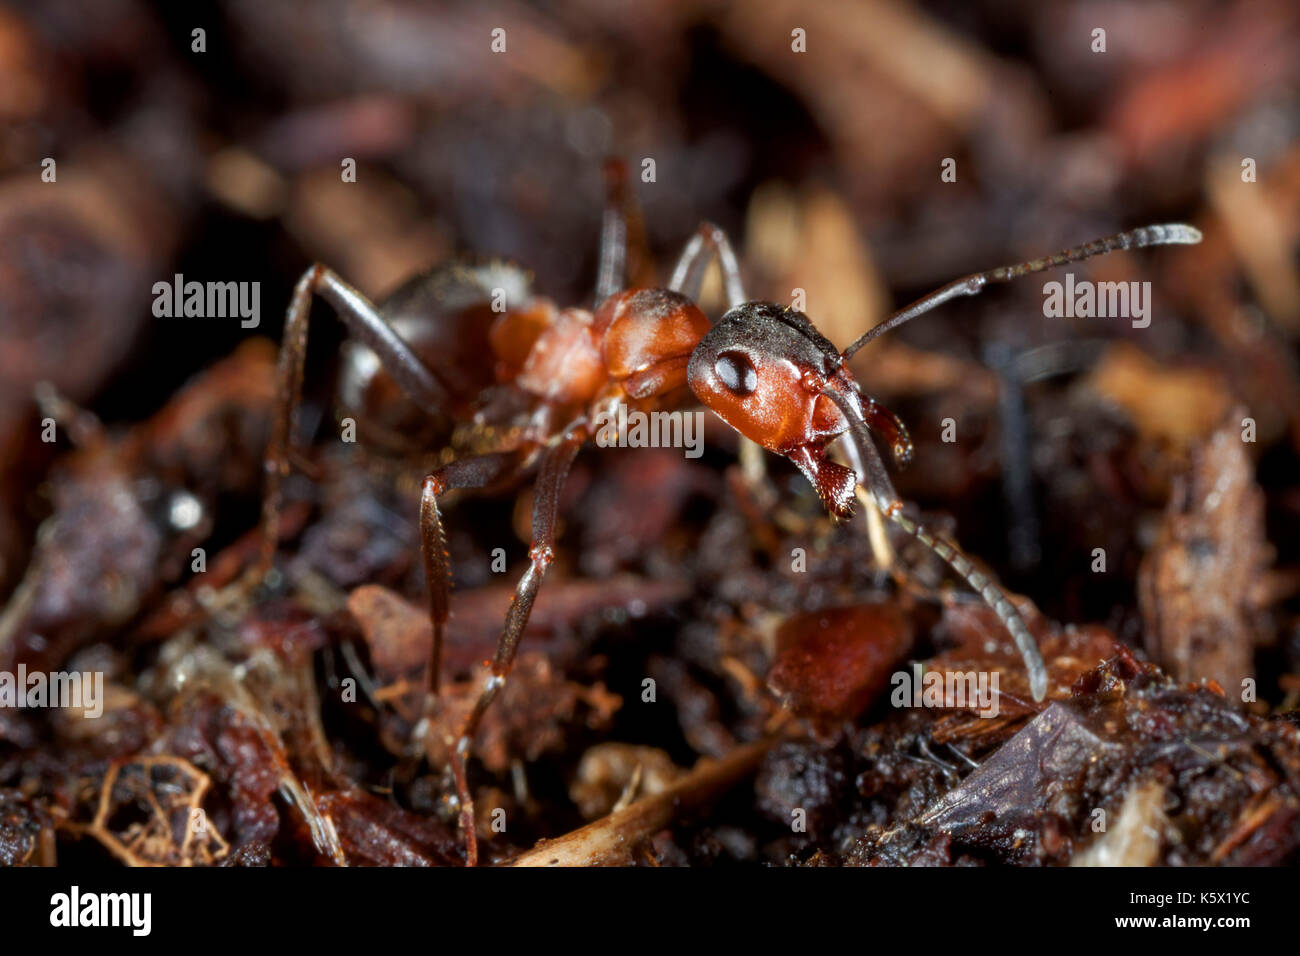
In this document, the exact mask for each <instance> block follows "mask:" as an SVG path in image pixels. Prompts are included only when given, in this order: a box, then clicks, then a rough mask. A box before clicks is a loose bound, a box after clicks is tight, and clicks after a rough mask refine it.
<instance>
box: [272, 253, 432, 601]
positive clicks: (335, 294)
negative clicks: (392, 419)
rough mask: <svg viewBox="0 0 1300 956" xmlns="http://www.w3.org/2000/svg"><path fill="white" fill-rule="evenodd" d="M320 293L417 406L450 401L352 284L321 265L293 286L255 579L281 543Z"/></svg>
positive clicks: (278, 373) (279, 368)
mask: <svg viewBox="0 0 1300 956" xmlns="http://www.w3.org/2000/svg"><path fill="white" fill-rule="evenodd" d="M313 294H316V295H319V296H320V297H321V298H322V299H324V300H325V301H326V302H328V303H329V304H330V305H332V306H333V307H334V311H335V312H337V313H338V316H339V318H340V319H342V320H343V324H344V325H345V326H346V327H347V330H348V332H349V333H350V334H351V335H352V337H353V338H355V339H357V340H358V341H360V342H362V343H363V344H365V345H367V346H369V348H370V349H371V350H372V351H373V352H374V353H375V355H376V356H378V358H379V362H380V364H381V365H382V366H383V367H384V369H385V370H386V371H387V372H388V373H389V374H390V375H391V376H392V377H393V380H394V381H395V382H396V383H397V384H398V385H399V386H400V387H401V388H402V390H403V391H404V392H406V394H407V395H408V396H410V397H411V399H413V400H414V401H415V402H416V403H418V404H419V405H421V406H422V407H425V408H430V409H436V408H439V407H444V406H445V405H446V403H447V390H446V388H444V387H443V385H442V383H441V382H439V381H438V379H437V378H436V377H435V376H434V374H433V372H431V371H430V370H429V369H428V367H427V366H425V364H424V363H423V362H421V361H420V360H419V358H417V357H416V355H415V353H414V352H412V351H411V349H410V347H409V346H408V345H407V344H406V343H405V342H404V341H402V339H401V337H400V336H399V335H398V334H397V333H396V332H394V331H393V329H392V327H391V326H390V325H389V324H388V322H387V321H385V319H384V317H383V316H382V315H380V314H379V311H378V310H377V309H376V308H375V307H374V306H373V305H372V304H371V303H370V301H369V300H368V299H366V297H365V296H363V295H362V294H361V293H360V292H358V291H357V290H356V289H354V288H353V287H352V286H350V285H348V284H347V283H346V282H344V281H343V280H342V279H340V278H339V277H338V275H337V274H336V273H335V272H334V271H333V270H331V269H328V268H326V267H325V266H323V265H321V264H320V263H317V264H316V265H313V266H312V267H311V268H310V269H308V270H307V271H306V272H305V273H303V276H302V278H301V279H299V280H298V284H297V285H296V286H295V287H294V290H293V298H292V299H290V301H289V310H288V312H287V313H286V314H285V320H284V342H283V344H282V345H281V346H280V359H279V363H278V365H277V367H276V373H275V377H276V399H275V404H276V410H275V416H274V419H273V420H272V423H271V442H270V444H269V445H268V446H267V450H266V460H265V470H266V489H265V491H264V492H263V496H262V546H261V550H260V553H259V556H258V562H257V565H256V566H255V568H254V575H255V578H256V579H257V580H261V579H262V578H264V577H265V575H266V572H267V571H269V570H270V568H271V563H272V561H273V560H274V558H275V548H276V545H277V543H278V542H279V537H280V534H279V531H280V507H281V504H282V502H281V486H282V485H283V482H284V480H285V478H287V477H288V476H289V454H290V446H291V443H292V441H293V435H294V432H296V431H297V425H298V403H299V400H300V397H301V394H302V377H303V363H304V361H305V359H306V357H307V321H308V318H309V317H310V315H311V305H312V295H313Z"/></svg>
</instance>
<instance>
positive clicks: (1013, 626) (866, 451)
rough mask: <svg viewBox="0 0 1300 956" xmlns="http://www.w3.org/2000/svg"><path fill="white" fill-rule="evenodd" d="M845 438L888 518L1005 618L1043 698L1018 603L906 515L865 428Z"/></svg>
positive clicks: (1035, 654) (1041, 675)
mask: <svg viewBox="0 0 1300 956" xmlns="http://www.w3.org/2000/svg"><path fill="white" fill-rule="evenodd" d="M846 438H847V439H848V441H850V442H851V443H852V444H854V445H856V446H858V451H859V453H860V456H861V460H862V461H863V463H864V464H865V466H866V468H865V471H866V473H865V475H863V476H862V477H863V479H864V482H865V484H866V485H867V487H868V488H869V489H870V491H871V494H872V497H874V498H875V500H876V505H877V506H878V507H879V508H880V510H881V511H882V512H883V513H884V515H885V517H887V518H889V519H890V520H891V521H893V522H894V524H896V525H898V526H899V527H900V528H902V529H903V530H904V531H906V532H907V533H908V534H910V535H911V536H912V537H914V538H916V539H917V540H918V541H920V542H921V543H922V544H924V545H925V546H926V547H927V548H929V549H930V550H931V551H933V552H934V553H935V554H937V555H938V556H939V557H940V558H942V559H943V560H944V561H946V562H947V563H948V565H949V566H950V567H951V568H952V569H953V570H954V571H956V572H957V573H958V574H959V575H960V576H961V577H962V579H963V580H965V582H966V583H967V584H969V585H970V586H971V588H972V589H974V591H975V593H976V594H978V595H979V596H980V598H981V599H982V600H983V601H984V603H985V604H987V605H988V606H989V607H990V608H992V609H993V612H994V613H995V614H997V616H998V619H999V620H1000V621H1002V626H1003V627H1005V628H1006V629H1007V632H1008V633H1009V634H1010V635H1011V637H1012V640H1014V641H1015V642H1016V648H1017V650H1019V651H1020V657H1021V660H1023V661H1024V663H1025V670H1026V671H1027V672H1028V674H1029V689H1030V691H1031V692H1032V693H1033V695H1034V700H1042V699H1043V697H1045V696H1046V694H1047V669H1046V668H1045V667H1044V666H1043V658H1042V655H1041V654H1040V653H1039V651H1038V644H1037V643H1036V642H1035V641H1034V638H1033V636H1032V635H1031V634H1030V633H1029V628H1028V627H1026V626H1025V622H1024V619H1023V618H1022V617H1021V616H1020V612H1019V611H1017V610H1016V608H1015V605H1014V604H1012V603H1011V600H1010V599H1009V598H1008V597H1007V596H1006V594H1004V593H1003V592H1002V589H1001V588H999V587H998V586H997V585H996V584H994V583H993V581H992V580H991V579H990V578H989V576H988V575H986V574H985V573H984V572H983V571H981V570H980V569H979V568H977V567H975V565H974V563H972V562H971V560H970V558H968V557H966V555H965V554H963V553H962V551H961V549H960V548H958V547H957V546H956V545H955V544H953V543H952V542H950V541H946V540H944V539H943V538H940V537H938V536H936V535H934V534H932V533H931V532H930V531H928V530H927V529H926V528H925V527H923V526H922V525H918V524H916V523H915V522H913V521H912V520H911V519H910V518H907V517H906V516H905V515H904V514H903V500H902V499H901V498H900V497H899V496H898V492H897V491H895V490H894V484H893V482H891V481H890V480H889V473H888V472H887V471H885V462H884V460H883V459H882V458H881V457H880V452H879V451H877V450H876V445H875V443H874V442H873V441H872V440H871V436H870V435H868V434H865V428H862V429H859V428H855V429H854V430H853V433H852V434H850V435H848V436H846Z"/></svg>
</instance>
